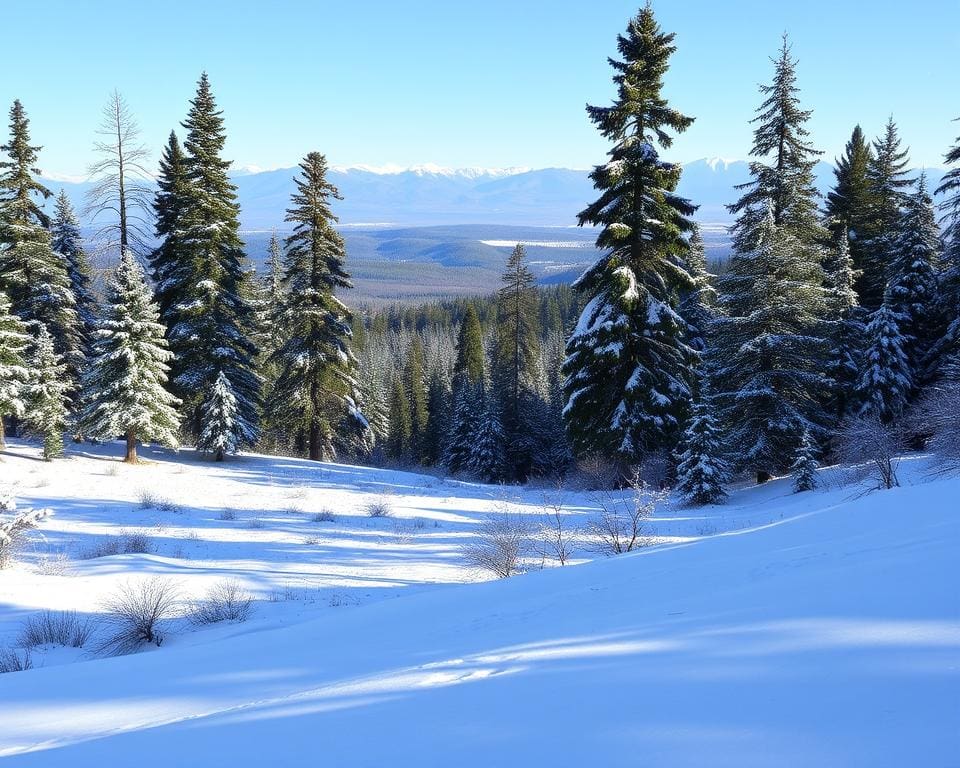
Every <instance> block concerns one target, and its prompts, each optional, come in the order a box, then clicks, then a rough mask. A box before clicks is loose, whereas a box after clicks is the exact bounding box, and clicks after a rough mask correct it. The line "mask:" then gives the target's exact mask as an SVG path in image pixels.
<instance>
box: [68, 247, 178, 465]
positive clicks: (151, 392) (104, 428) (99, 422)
mask: <svg viewBox="0 0 960 768" xmlns="http://www.w3.org/2000/svg"><path fill="white" fill-rule="evenodd" d="M170 357H171V352H170V351H169V349H168V347H167V342H166V341H165V339H164V328H163V325H162V324H161V323H160V322H159V310H158V308H157V305H156V304H155V303H154V302H153V300H152V296H151V294H150V289H149V287H148V286H147V283H146V279H145V277H144V274H143V270H142V269H141V268H140V265H139V264H138V263H137V261H136V259H135V258H134V256H133V254H132V253H131V252H130V251H124V252H123V253H122V254H121V256H120V265H119V267H117V270H116V273H115V274H114V276H113V279H112V280H111V281H110V285H109V289H108V297H107V307H106V309H105V317H104V319H103V321H102V322H101V325H100V329H99V330H98V331H97V334H96V337H95V339H94V345H93V359H92V361H91V366H90V371H89V375H88V376H87V377H86V378H85V381H84V385H85V386H84V389H85V394H84V401H85V403H86V410H85V413H84V416H83V427H84V428H85V431H86V432H87V434H89V435H91V436H92V437H94V438H100V439H105V440H109V439H113V438H114V437H116V436H117V435H124V436H125V438H126V443H127V448H126V457H125V459H124V460H125V461H127V462H129V463H132V464H136V463H137V441H138V440H151V441H157V442H160V443H163V444H165V445H168V446H170V447H176V446H177V444H178V440H177V428H178V418H177V411H176V407H177V405H178V400H177V398H175V397H174V396H173V395H171V394H170V393H169V392H168V391H167V389H166V385H167V372H168V370H169V366H168V365H167V363H168V361H169V360H170Z"/></svg>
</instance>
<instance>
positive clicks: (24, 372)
mask: <svg viewBox="0 0 960 768" xmlns="http://www.w3.org/2000/svg"><path fill="white" fill-rule="evenodd" d="M29 341H30V336H29V334H28V333H27V326H26V325H24V323H23V321H21V320H20V318H19V317H17V316H16V315H15V314H13V313H12V312H11V310H10V300H9V299H8V298H7V294H5V293H4V292H3V291H0V451H2V450H3V449H5V448H6V447H7V443H6V441H5V440H4V434H5V433H4V426H3V420H4V418H5V417H7V416H22V415H23V412H24V410H25V409H26V394H27V393H26V387H27V383H28V381H29V379H30V373H29V371H28V369H27V362H26V359H25V358H24V352H25V351H26V349H27V344H28V342H29Z"/></svg>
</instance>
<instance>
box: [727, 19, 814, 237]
mask: <svg viewBox="0 0 960 768" xmlns="http://www.w3.org/2000/svg"><path fill="white" fill-rule="evenodd" d="M773 63H774V77H773V82H772V83H771V84H770V85H761V86H760V92H761V93H762V94H764V96H765V97H766V98H765V99H764V101H763V103H762V104H761V105H760V107H759V109H758V110H757V115H756V117H754V118H753V121H752V122H754V123H757V124H758V125H757V127H756V129H755V130H754V132H753V147H752V149H751V150H750V154H751V155H752V156H753V157H755V158H757V159H755V160H753V161H751V162H750V175H751V176H752V177H753V178H752V179H751V180H750V181H749V182H747V183H746V184H742V185H740V186H738V187H737V188H738V189H740V190H743V194H742V195H741V197H740V199H739V200H738V201H737V202H735V203H733V204H732V205H730V206H729V209H730V212H731V213H735V214H737V220H736V222H735V223H734V225H733V227H732V229H731V233H732V234H733V243H734V249H735V250H737V251H740V252H748V251H750V250H751V249H753V248H754V247H755V246H756V244H757V242H758V240H759V236H760V230H761V229H762V228H763V227H764V226H765V224H764V220H765V218H766V216H767V214H768V212H769V213H770V214H771V215H772V216H773V223H774V225H775V226H776V227H777V228H778V229H781V230H783V231H784V232H785V233H786V234H788V235H790V236H792V237H794V238H796V239H797V240H798V241H799V242H801V243H804V244H810V243H813V242H817V241H820V240H822V239H823V235H824V233H823V232H822V230H821V228H820V225H819V223H818V210H817V198H818V197H819V193H818V192H817V190H816V186H815V179H814V174H813V169H814V167H815V166H816V164H817V161H818V158H819V157H820V155H821V154H822V153H821V152H820V151H819V150H817V149H814V147H813V145H812V144H811V143H810V140H809V139H808V136H809V131H808V130H807V128H806V123H807V121H808V120H809V119H810V116H811V115H812V114H813V113H812V112H811V111H810V110H804V109H801V107H800V99H799V97H798V93H799V88H797V85H796V80H797V74H796V67H797V61H796V59H794V58H793V57H792V55H791V48H790V43H789V40H788V39H787V36H786V35H784V36H783V45H782V46H781V48H780V55H779V57H778V58H776V59H774V60H773Z"/></svg>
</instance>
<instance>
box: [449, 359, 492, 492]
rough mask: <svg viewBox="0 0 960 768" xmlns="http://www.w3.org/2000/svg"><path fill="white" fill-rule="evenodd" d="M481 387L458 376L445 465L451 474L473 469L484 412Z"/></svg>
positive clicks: (480, 384)
mask: <svg viewBox="0 0 960 768" xmlns="http://www.w3.org/2000/svg"><path fill="white" fill-rule="evenodd" d="M482 386H483V385H482V383H473V382H471V381H470V380H469V378H468V377H467V375H466V374H463V373H461V374H459V375H458V376H457V378H456V379H454V384H453V416H452V418H451V420H450V432H449V435H448V437H447V446H446V450H445V451H444V458H443V462H444V464H445V465H446V467H447V469H448V470H450V472H452V473H457V472H463V471H465V470H467V469H470V467H471V461H472V455H473V447H474V442H475V440H476V435H477V430H478V427H479V422H480V415H481V409H482V408H483V397H482Z"/></svg>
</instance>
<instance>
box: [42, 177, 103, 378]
mask: <svg viewBox="0 0 960 768" xmlns="http://www.w3.org/2000/svg"><path fill="white" fill-rule="evenodd" d="M50 235H51V237H52V243H51V245H52V247H53V250H54V252H55V253H59V254H61V255H62V256H63V257H64V258H65V259H66V263H67V276H68V277H69V278H70V290H71V291H72V292H73V298H74V300H75V301H76V311H77V318H78V319H79V321H80V335H81V337H82V339H83V351H84V354H85V355H86V354H88V352H89V345H90V339H91V338H92V337H93V333H94V331H95V330H96V326H97V299H96V297H95V296H94V295H93V289H92V286H91V282H92V280H93V276H92V273H91V270H90V261H89V259H88V258H87V254H86V252H85V251H84V249H83V238H82V236H81V235H80V222H79V221H78V220H77V216H76V214H75V213H74V210H73V205H72V204H71V202H70V198H68V197H67V193H66V192H64V191H63V189H61V190H60V193H59V194H58V195H57V203H56V208H55V209H54V218H53V222H52V223H51V225H50ZM79 373H80V372H79V371H76V372H75V376H77V377H78V376H79Z"/></svg>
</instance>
